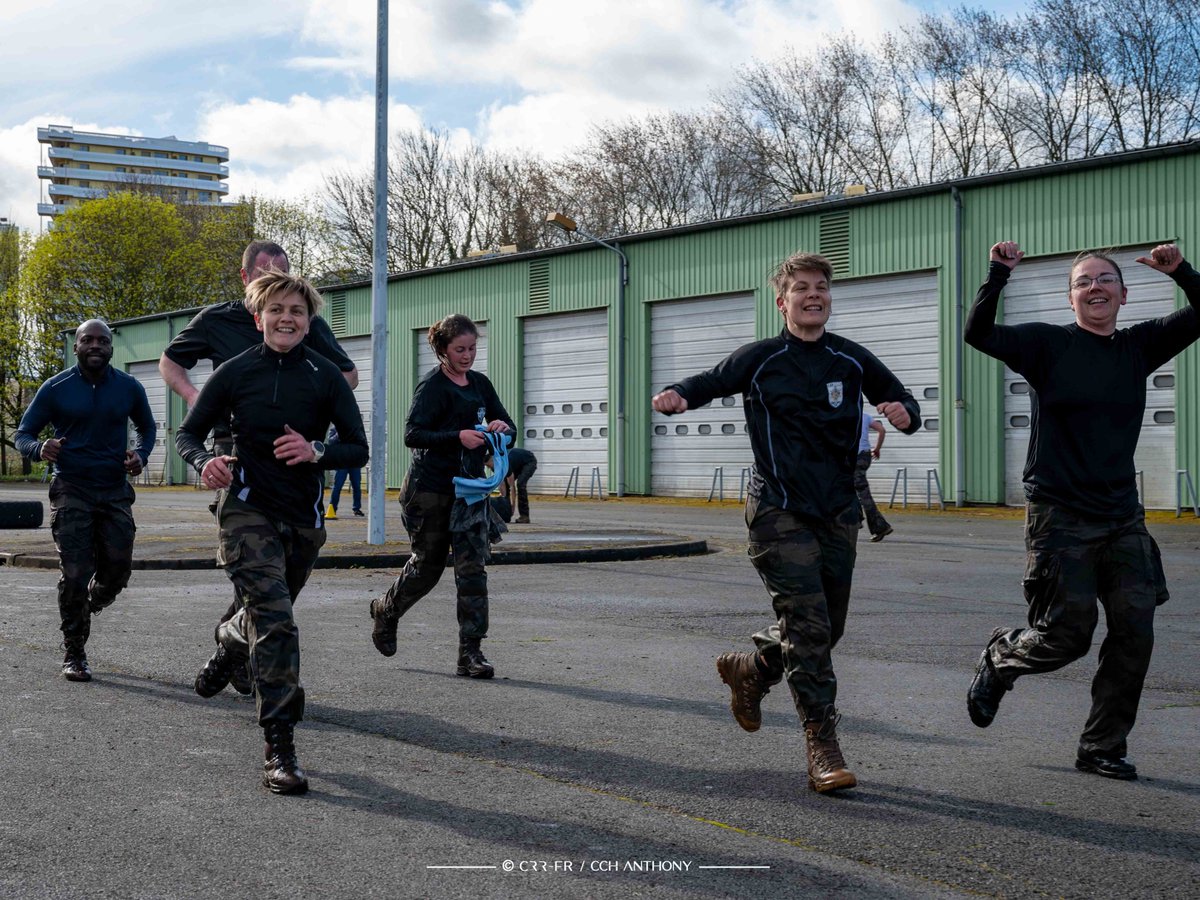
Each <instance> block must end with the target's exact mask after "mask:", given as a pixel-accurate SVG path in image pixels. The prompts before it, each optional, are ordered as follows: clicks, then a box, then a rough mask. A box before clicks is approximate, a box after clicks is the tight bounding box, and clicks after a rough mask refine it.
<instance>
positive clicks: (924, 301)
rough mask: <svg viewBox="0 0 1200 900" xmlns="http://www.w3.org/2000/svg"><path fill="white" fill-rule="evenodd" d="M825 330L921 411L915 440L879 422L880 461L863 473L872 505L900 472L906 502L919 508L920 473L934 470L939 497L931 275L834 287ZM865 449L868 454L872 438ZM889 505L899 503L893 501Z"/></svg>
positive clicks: (935, 304)
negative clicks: (884, 370)
mask: <svg viewBox="0 0 1200 900" xmlns="http://www.w3.org/2000/svg"><path fill="white" fill-rule="evenodd" d="M828 328H829V330H830V331H832V332H834V333H836V334H840V335H841V336H842V337H846V338H849V339H850V340H852V341H854V342H855V343H857V344H862V346H864V347H866V348H867V349H868V350H870V351H871V352H872V353H874V354H875V356H877V357H878V358H879V360H880V361H881V362H882V363H883V364H884V365H885V366H887V367H888V368H889V369H891V371H892V374H894V375H895V376H896V377H897V378H898V379H900V383H901V384H903V385H904V386H905V387H906V388H907V389H908V390H909V391H910V392H911V393H912V395H913V397H915V398H916V400H917V402H918V403H919V404H920V405H921V428H920V430H919V431H917V433H916V434H912V435H905V434H901V433H900V432H898V431H896V429H895V428H893V427H892V426H891V425H890V424H889V423H888V422H887V420H886V419H885V420H882V421H883V427H884V428H886V429H887V437H886V439H885V441H884V444H883V453H882V456H881V458H880V459H879V460H878V461H875V462H873V463H872V464H871V468H870V470H869V471H868V473H867V480H868V481H869V482H870V484H871V493H872V494H873V495H874V497H875V502H876V503H877V504H880V505H881V506H886V504H887V502H888V499H889V498H890V497H891V493H892V487H893V485H894V484H895V480H896V472H897V471H898V470H899V469H901V468H907V469H908V488H909V500H910V501H912V502H916V501H918V500H920V501H921V502H924V498H925V484H926V472H927V471H928V470H930V469H937V471H938V477H939V479H940V482H941V484H942V490H943V491H945V490H946V489H947V488H946V479H945V477H944V473H943V472H942V471H941V469H940V468H939V466H938V448H939V433H940V426H941V423H940V422H939V420H938V391H939V385H938V374H939V373H938V294H937V275H936V273H933V272H921V273H918V274H915V275H892V276H887V277H883V278H862V279H855V280H854V281H834V283H833V315H832V316H830V318H829V325H828ZM864 408H865V409H866V411H867V412H869V413H871V415H873V416H876V418H879V416H878V415H877V414H876V413H875V408H874V407H873V406H872V405H871V404H869V403H866V402H865V401H864ZM871 446H872V447H874V446H875V435H874V434H872V436H871ZM896 502H897V503H899V502H900V496H899V494H897V497H896ZM935 502H936V497H935Z"/></svg>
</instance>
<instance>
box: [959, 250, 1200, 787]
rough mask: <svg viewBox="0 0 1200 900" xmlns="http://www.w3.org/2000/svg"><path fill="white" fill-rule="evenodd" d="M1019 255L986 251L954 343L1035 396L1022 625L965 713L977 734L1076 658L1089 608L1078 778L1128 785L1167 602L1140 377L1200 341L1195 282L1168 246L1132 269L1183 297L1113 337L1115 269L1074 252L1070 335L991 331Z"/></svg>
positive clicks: (1108, 261) (1001, 648)
mask: <svg viewBox="0 0 1200 900" xmlns="http://www.w3.org/2000/svg"><path fill="white" fill-rule="evenodd" d="M1024 255H1025V254H1024V253H1023V252H1022V251H1021V249H1020V247H1019V246H1018V245H1017V244H1016V242H1014V241H1000V242H998V243H996V244H994V245H992V248H991V250H990V252H989V256H988V258H989V261H990V263H989V267H988V277H987V281H986V282H984V284H983V286H982V287H980V289H979V293H978V294H977V295H976V298H975V305H974V306H972V307H971V312H970V314H969V315H968V316H967V322H966V330H965V332H964V337H965V339H966V342H967V343H968V344H970V345H971V346H972V347H974V348H976V349H977V350H980V351H982V352H984V353H986V354H988V355H989V356H993V357H995V358H996V359H999V360H1001V361H1003V362H1004V364H1005V365H1007V366H1008V367H1009V368H1010V369H1012V370H1013V371H1014V372H1016V373H1017V374H1018V375H1020V376H1021V377H1023V378H1024V379H1025V380H1026V381H1027V382H1028V383H1029V388H1030V391H1031V394H1032V397H1031V399H1032V401H1033V418H1032V427H1031V429H1030V435H1031V437H1030V440H1029V451H1028V454H1027V456H1026V460H1025V474H1024V481H1025V498H1026V505H1025V550H1026V555H1027V561H1026V565H1025V578H1024V581H1023V584H1024V588H1025V603H1026V605H1027V607H1028V621H1029V626H1028V627H1027V628H997V629H995V630H994V631H993V632H992V635H991V637H990V638H989V639H988V642H987V646H986V647H985V648H984V650H983V654H982V655H981V656H980V659H979V663H978V665H977V666H976V668H975V677H974V678H973V679H972V681H971V686H970V688H969V690H968V691H967V711H968V713H969V714H970V717H971V721H972V722H974V723H975V724H976V725H978V726H979V727H980V728H986V727H987V726H988V725H990V724H991V723H992V720H993V719H994V718H995V716H996V712H997V710H998V708H999V706H1000V700H1001V698H1002V697H1003V696H1004V695H1005V694H1006V693H1007V692H1008V691H1010V690H1012V688H1013V683H1014V682H1015V681H1016V679H1017V678H1019V677H1021V676H1023V675H1033V674H1037V673H1039V672H1052V671H1054V670H1055V669H1060V668H1062V667H1063V666H1065V665H1067V664H1068V663H1071V662H1073V661H1075V660H1077V659H1079V658H1080V657H1082V656H1084V655H1085V654H1086V653H1087V652H1088V650H1089V649H1090V647H1091V643H1092V634H1093V632H1094V631H1095V629H1096V624H1097V621H1098V618H1099V617H1098V614H1097V611H1096V600H1097V599H1099V601H1100V605H1101V606H1103V607H1104V616H1105V622H1106V623H1107V634H1106V635H1105V638H1104V643H1103V644H1102V645H1101V646H1100V664H1099V667H1098V668H1097V669H1096V676H1095V678H1094V679H1093V681H1092V710H1091V713H1090V715H1089V716H1088V720H1087V724H1085V725H1084V727H1083V734H1082V735H1080V738H1079V749H1078V752H1077V754H1076V757H1075V767H1076V768H1077V769H1080V770H1082V771H1084V772H1090V773H1092V774H1096V775H1102V776H1104V777H1106V778H1119V779H1133V778H1136V777H1137V768H1136V767H1135V766H1134V764H1133V763H1132V762H1130V761H1129V760H1128V759H1126V753H1127V750H1128V747H1127V744H1126V738H1127V737H1128V736H1129V733H1130V731H1132V729H1133V723H1134V720H1135V718H1136V717H1137V709H1138V703H1139V701H1140V700H1141V696H1142V683H1143V681H1144V680H1145V677H1146V671H1147V669H1148V668H1149V666H1150V654H1151V652H1152V651H1153V648H1154V611H1155V608H1156V607H1157V606H1158V605H1159V604H1161V603H1165V602H1166V600H1167V598H1168V594H1167V585H1166V576H1165V575H1164V573H1163V568H1162V558H1161V557H1160V555H1159V552H1158V545H1157V544H1156V543H1155V542H1154V538H1153V537H1151V536H1150V533H1149V532H1148V531H1147V530H1146V522H1145V511H1144V510H1143V509H1142V506H1141V503H1140V502H1139V500H1138V492H1137V481H1136V478H1135V474H1134V461H1133V454H1134V449H1135V448H1136V447H1137V443H1138V436H1139V434H1140V433H1141V430H1142V417H1143V415H1144V413H1145V409H1146V378H1147V377H1148V376H1149V375H1150V373H1151V372H1153V371H1154V370H1155V369H1157V368H1158V367H1159V366H1161V365H1163V364H1164V363H1165V362H1167V361H1168V360H1170V359H1171V358H1172V357H1174V356H1176V355H1177V354H1178V353H1180V352H1181V351H1182V350H1183V349H1184V348H1185V347H1187V346H1188V345H1190V344H1191V343H1193V342H1194V341H1195V340H1196V339H1197V338H1198V337H1200V273H1197V272H1196V270H1195V269H1193V268H1192V267H1191V266H1190V265H1188V263H1187V262H1186V261H1185V260H1184V258H1183V255H1182V254H1181V253H1180V252H1179V248H1178V247H1176V246H1175V245H1174V244H1162V245H1160V246H1158V247H1155V248H1154V249H1153V250H1152V251H1151V252H1150V253H1149V254H1148V255H1146V256H1141V257H1138V259H1137V261H1138V262H1139V263H1141V264H1142V265H1144V266H1149V267H1150V268H1151V269H1154V270H1155V271H1156V272H1161V273H1163V274H1164V275H1167V276H1169V277H1170V278H1171V279H1172V280H1173V281H1174V282H1175V283H1176V284H1177V285H1178V286H1179V287H1180V288H1182V290H1183V291H1184V293H1185V295H1186V296H1187V300H1188V304H1189V305H1188V306H1187V307H1185V308H1184V309H1180V310H1176V311H1175V312H1173V313H1171V314H1170V315H1168V316H1164V317H1163V318H1161V319H1152V320H1150V321H1147V322H1139V323H1138V324H1136V325H1134V326H1132V327H1130V328H1121V329H1118V328H1117V313H1118V312H1119V311H1120V309H1121V307H1122V306H1124V305H1125V300H1126V296H1127V294H1128V290H1127V289H1126V287H1125V280H1124V277H1123V276H1122V274H1121V269H1120V267H1118V266H1117V264H1116V262H1115V261H1114V260H1113V259H1112V257H1110V256H1108V255H1107V254H1105V253H1102V252H1096V251H1090V252H1086V253H1081V254H1079V256H1077V257H1076V258H1075V263H1074V265H1072V266H1071V271H1070V275H1069V276H1068V279H1067V285H1066V287H1067V292H1066V293H1067V301H1068V302H1069V303H1070V305H1071V309H1072V310H1073V311H1074V313H1075V321H1074V322H1072V323H1071V324H1069V325H1051V324H1049V323H1046V322H1030V323H1027V324H1023V325H997V324H996V307H997V304H998V302H999V299H1000V294H1001V292H1002V291H1003V290H1004V286H1005V285H1006V284H1007V283H1008V279H1009V275H1010V273H1011V272H1012V270H1013V269H1015V268H1016V267H1017V265H1018V264H1019V263H1020V262H1021V259H1022V257H1023V256H1024Z"/></svg>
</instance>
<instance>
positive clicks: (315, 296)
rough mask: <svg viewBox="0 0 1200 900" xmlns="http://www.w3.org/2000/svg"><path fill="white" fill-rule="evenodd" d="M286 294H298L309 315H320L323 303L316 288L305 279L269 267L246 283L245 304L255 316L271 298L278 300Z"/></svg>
mask: <svg viewBox="0 0 1200 900" xmlns="http://www.w3.org/2000/svg"><path fill="white" fill-rule="evenodd" d="M288 294H299V295H300V296H301V297H303V298H304V300H305V302H307V303H308V314H309V316H310V317H316V316H318V315H320V314H321V308H322V307H323V306H324V305H325V301H324V300H323V299H322V298H321V295H320V294H319V293H318V292H317V289H316V288H315V287H313V286H312V285H311V284H309V282H308V280H307V279H305V278H301V277H300V276H299V275H292V274H290V273H288V272H280V271H279V270H278V269H271V270H269V271H267V272H264V273H263V274H262V275H260V276H259V277H258V278H255V279H254V280H253V281H252V282H250V283H249V284H248V285H246V306H247V307H249V309H250V311H251V312H252V313H254V314H255V315H256V316H257V315H260V314H261V313H262V311H263V310H264V309H265V308H266V306H267V304H268V303H270V302H271V301H272V300H278V299H279V298H281V297H286V296H287V295H288Z"/></svg>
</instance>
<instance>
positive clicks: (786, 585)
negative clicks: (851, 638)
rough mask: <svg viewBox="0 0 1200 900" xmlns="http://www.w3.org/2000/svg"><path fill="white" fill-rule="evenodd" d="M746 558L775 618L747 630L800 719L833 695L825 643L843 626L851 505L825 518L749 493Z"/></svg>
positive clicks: (854, 530) (852, 538) (853, 523)
mask: <svg viewBox="0 0 1200 900" xmlns="http://www.w3.org/2000/svg"><path fill="white" fill-rule="evenodd" d="M746 524H747V525H748V526H749V528H750V548H749V554H750V561H751V562H753V563H754V568H755V569H756V570H757V571H758V575H759V577H760V578H762V582H763V584H764V585H765V586H766V588H767V593H769V594H770V595H771V604H772V606H773V607H774V609H775V616H776V618H777V620H778V621H777V622H776V623H775V624H774V625H771V626H769V627H768V628H765V629H763V630H762V631H760V632H759V633H758V634H756V635H754V643H755V645H756V646H757V647H758V651H759V654H760V655H761V656H762V659H763V660H764V662H765V663H766V665H767V667H768V668H769V669H770V672H771V675H770V676H769V677H768V681H769V682H771V683H775V682H778V681H779V680H780V679H786V680H787V683H788V688H789V689H790V690H791V692H792V700H793V702H794V703H795V704H796V711H797V712H798V713H799V714H800V718H801V719H805V718H807V710H813V711H814V715H816V714H817V711H819V710H823V709H825V708H826V707H828V706H830V705H831V704H833V703H834V701H835V700H836V699H837V678H836V677H835V676H834V674H833V658H832V651H833V648H834V646H836V645H837V642H838V641H839V640H840V639H841V636H842V632H843V631H845V629H846V613H847V611H848V609H849V606H850V584H851V581H852V580H853V577H854V561H855V558H856V556H857V541H858V508H857V507H856V506H855V505H854V504H853V503H851V504H850V505H849V506H847V507H846V509H845V510H843V511H842V512H841V513H839V514H838V515H837V516H835V517H834V519H833V520H832V521H829V522H813V521H811V520H808V519H802V518H800V517H799V516H797V515H795V514H794V513H791V512H789V511H787V510H784V509H779V508H777V507H775V506H772V505H770V504H768V503H763V502H762V501H760V500H758V499H757V498H755V497H751V498H750V499H749V500H748V501H747V502H746Z"/></svg>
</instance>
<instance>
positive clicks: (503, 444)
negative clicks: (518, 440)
mask: <svg viewBox="0 0 1200 900" xmlns="http://www.w3.org/2000/svg"><path fill="white" fill-rule="evenodd" d="M475 430H476V431H480V432H482V433H483V437H484V440H486V441H487V442H488V444H490V445H491V448H492V474H491V475H489V476H486V477H484V478H463V477H462V476H455V478H454V496H455V497H458V498H459V499H460V500H465V501H466V502H467V505H468V506H471V505H473V504H475V503H478V502H479V501H480V500H484V499H486V498H487V497H488V495H489V494H491V493H492V491H494V490H496V488H498V487H500V485H502V484H503V483H504V479H505V477H506V476H507V475H508V445H509V444H511V443H512V435H511V434H501V433H500V432H498V431H488V430H487V426H485V425H476V426H475Z"/></svg>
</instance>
